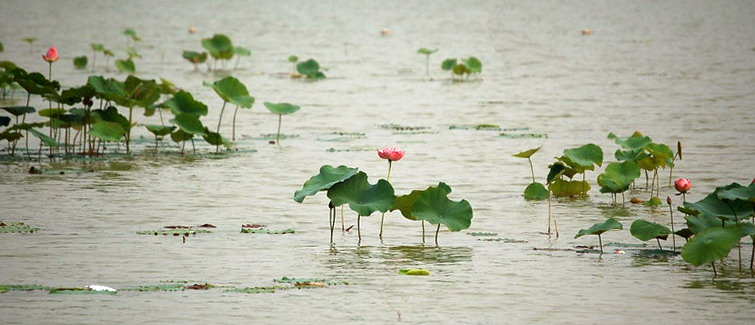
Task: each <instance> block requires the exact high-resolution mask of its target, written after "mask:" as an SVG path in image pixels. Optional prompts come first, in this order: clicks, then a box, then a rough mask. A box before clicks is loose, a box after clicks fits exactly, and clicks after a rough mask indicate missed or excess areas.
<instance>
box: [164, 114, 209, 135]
mask: <svg viewBox="0 0 755 325" xmlns="http://www.w3.org/2000/svg"><path fill="white" fill-rule="evenodd" d="M170 123H173V124H175V125H178V128H179V129H180V130H181V131H183V132H186V133H188V134H192V135H193V134H198V135H204V134H205V129H206V128H205V127H204V125H202V122H201V121H200V120H199V117H197V116H196V115H194V114H189V113H182V114H178V115H176V117H175V118H173V119H172V120H170ZM189 139H190V138H189Z"/></svg>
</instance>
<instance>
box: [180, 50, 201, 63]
mask: <svg viewBox="0 0 755 325" xmlns="http://www.w3.org/2000/svg"><path fill="white" fill-rule="evenodd" d="M182 56H183V58H184V59H186V60H188V61H189V62H191V63H194V64H199V63H205V62H206V61H207V52H202V53H199V52H194V51H183V55H182Z"/></svg>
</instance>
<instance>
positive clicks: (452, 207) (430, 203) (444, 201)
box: [411, 182, 473, 245]
mask: <svg viewBox="0 0 755 325" xmlns="http://www.w3.org/2000/svg"><path fill="white" fill-rule="evenodd" d="M450 192H451V188H450V187H449V186H448V185H446V184H445V183H442V182H441V183H439V184H438V186H436V187H430V188H428V189H426V190H425V191H423V192H422V193H421V194H420V195H419V197H417V199H416V201H415V202H414V203H413V204H412V208H411V215H412V217H414V218H417V219H419V220H424V221H427V222H429V223H430V224H437V225H438V228H437V229H436V230H435V245H438V232H440V225H441V224H442V225H445V226H446V227H447V228H448V230H450V231H461V230H463V229H467V228H469V226H471V224H472V216H473V212H472V206H471V205H470V204H469V202H468V201H467V200H461V201H452V200H450V199H449V198H448V194H449V193H450Z"/></svg>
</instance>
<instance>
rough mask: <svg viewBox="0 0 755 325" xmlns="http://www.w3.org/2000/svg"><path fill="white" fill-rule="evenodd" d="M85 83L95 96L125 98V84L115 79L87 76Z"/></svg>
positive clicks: (112, 98)
mask: <svg viewBox="0 0 755 325" xmlns="http://www.w3.org/2000/svg"><path fill="white" fill-rule="evenodd" d="M87 85H88V86H89V87H92V88H93V89H94V91H95V92H96V93H97V97H99V98H104V99H108V100H112V101H116V99H117V98H126V97H127V96H128V94H127V93H126V89H125V86H124V85H123V83H122V82H120V81H118V80H115V79H112V78H111V79H105V78H103V77H102V76H89V78H88V79H87Z"/></svg>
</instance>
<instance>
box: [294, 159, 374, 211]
mask: <svg viewBox="0 0 755 325" xmlns="http://www.w3.org/2000/svg"><path fill="white" fill-rule="evenodd" d="M358 171H359V168H351V167H346V166H338V167H333V166H331V165H324V166H322V167H320V173H319V174H317V175H315V176H312V177H311V178H310V179H308V180H307V181H306V182H304V185H303V186H302V188H301V189H300V190H298V191H296V192H295V193H294V201H296V202H299V203H301V202H303V201H304V198H305V197H307V196H310V195H315V194H317V192H319V191H325V190H328V189H330V187H331V186H333V185H335V184H337V183H340V182H343V181H345V180H347V179H349V178H351V177H352V176H354V175H355V174H356V173H357V172H358Z"/></svg>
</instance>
